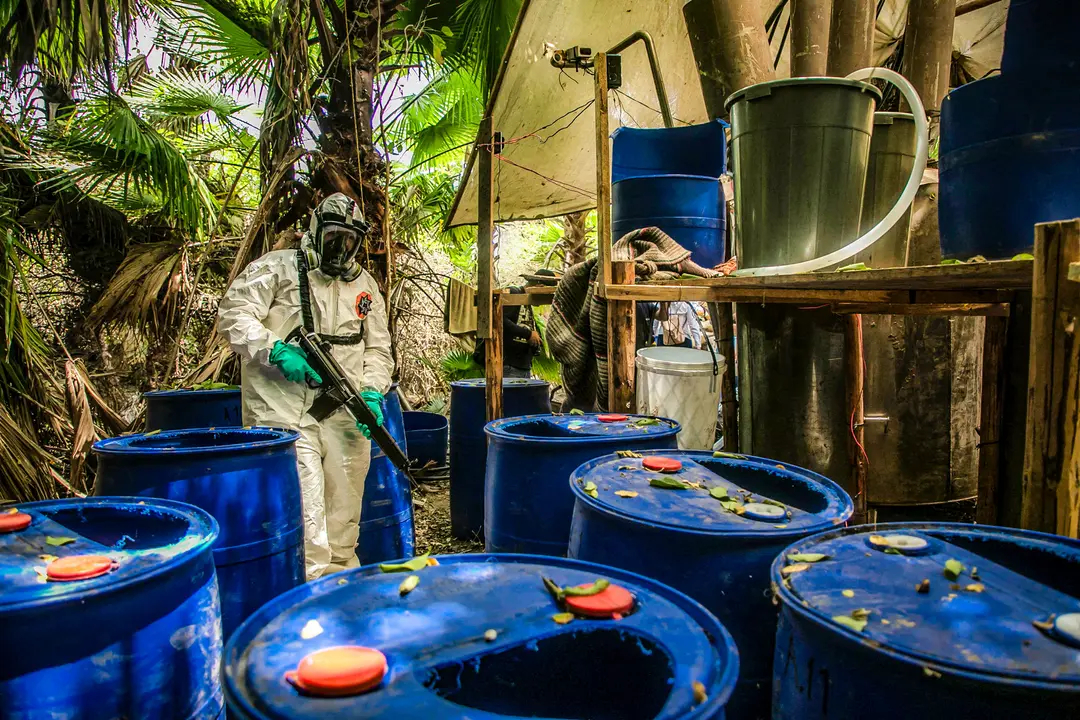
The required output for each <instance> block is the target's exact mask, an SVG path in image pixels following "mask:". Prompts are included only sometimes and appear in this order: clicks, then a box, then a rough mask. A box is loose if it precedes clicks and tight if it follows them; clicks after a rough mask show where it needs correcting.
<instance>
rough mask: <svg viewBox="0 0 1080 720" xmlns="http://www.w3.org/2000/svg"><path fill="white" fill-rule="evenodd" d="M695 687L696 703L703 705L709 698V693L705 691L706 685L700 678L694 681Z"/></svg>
mask: <svg viewBox="0 0 1080 720" xmlns="http://www.w3.org/2000/svg"><path fill="white" fill-rule="evenodd" d="M693 688H694V704H695V705H701V704H702V703H703V702H705V701H707V700H708V699H709V695H708V694H707V693H706V692H705V685H704V684H703V683H702V682H701V681H700V680H695V681H694V684H693Z"/></svg>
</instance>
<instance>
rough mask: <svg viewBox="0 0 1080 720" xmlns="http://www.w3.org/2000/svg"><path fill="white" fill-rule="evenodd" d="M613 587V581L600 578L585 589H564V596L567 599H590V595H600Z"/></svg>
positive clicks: (571, 587)
mask: <svg viewBox="0 0 1080 720" xmlns="http://www.w3.org/2000/svg"><path fill="white" fill-rule="evenodd" d="M609 585H611V581H609V580H604V579H603V578H600V579H599V580H597V581H596V582H594V583H593V584H592V585H586V586H585V587H573V586H570V587H564V588H562V594H563V596H565V597H588V596H590V595H599V594H600V593H602V592H604V591H605V590H607V589H608V586H609Z"/></svg>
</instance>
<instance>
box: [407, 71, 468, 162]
mask: <svg viewBox="0 0 1080 720" xmlns="http://www.w3.org/2000/svg"><path fill="white" fill-rule="evenodd" d="M404 106H405V109H404V110H403V112H402V113H401V115H400V117H399V118H398V119H397V120H396V121H395V122H394V123H393V124H391V125H390V127H388V128H387V133H386V136H387V140H388V143H389V146H390V150H391V152H400V151H402V150H410V151H411V153H412V155H411V158H410V164H411V166H412V168H414V169H415V168H417V167H420V166H422V165H425V164H427V163H428V161H430V160H431V159H433V158H435V157H436V156H440V155H441V156H442V157H444V158H445V161H449V162H453V161H460V154H455V155H450V154H447V155H443V153H446V151H448V150H451V149H453V148H455V147H458V146H460V145H463V144H465V143H468V142H470V141H471V140H473V139H474V138H475V137H476V132H477V129H478V128H479V127H480V118H481V116H482V115H483V113H484V101H483V97H482V96H481V93H480V85H479V84H478V83H477V81H476V78H474V77H473V76H472V75H471V74H470V73H468V72H466V71H464V70H458V71H454V72H446V73H441V74H440V75H439V76H437V77H436V78H435V79H434V80H432V81H431V82H430V83H428V85H427V86H425V87H424V88H423V89H422V90H421V91H420V92H419V93H417V94H416V95H415V96H413V97H410V98H406V100H405V104H404Z"/></svg>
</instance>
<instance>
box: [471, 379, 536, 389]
mask: <svg viewBox="0 0 1080 720" xmlns="http://www.w3.org/2000/svg"><path fill="white" fill-rule="evenodd" d="M450 387H459V388H480V387H483V388H486V387H487V379H486V378H466V379H465V380H454V381H453V382H451V383H450ZM508 387H533V388H536V387H546V388H550V387H551V383H549V382H548V381H547V380H541V379H539V378H503V388H504V389H505V388H508Z"/></svg>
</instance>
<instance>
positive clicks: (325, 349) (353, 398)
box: [289, 325, 412, 481]
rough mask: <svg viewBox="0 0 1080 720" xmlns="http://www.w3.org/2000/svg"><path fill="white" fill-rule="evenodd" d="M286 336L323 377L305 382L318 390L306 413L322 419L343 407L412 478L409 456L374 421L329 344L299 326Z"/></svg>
mask: <svg viewBox="0 0 1080 720" xmlns="http://www.w3.org/2000/svg"><path fill="white" fill-rule="evenodd" d="M289 337H290V339H295V340H296V341H297V344H298V345H299V346H300V348H301V349H302V350H303V351H304V352H305V353H307V361H308V364H309V365H311V367H312V368H313V369H314V370H315V372H317V373H318V374H319V377H320V378H322V383H321V384H314V383H313V382H312V381H310V380H309V381H308V386H309V387H312V388H317V389H318V390H319V394H318V395H317V396H316V398H315V402H313V403H312V404H311V409H310V410H308V415H310V416H311V417H313V418H314V419H315V420H317V421H319V422H322V420H323V419H324V418H325V417H327V416H328V415H330V413H332V412H334V411H335V410H337V409H338V408H340V407H343V406H344V407H345V409H346V410H348V411H349V414H350V415H352V416H353V419H354V420H356V421H357V422H359V423H361V424H363V425H367V427H368V430H370V431H371V440H372V442H374V443H375V444H376V445H378V446H379V448H380V449H381V450H382V451H383V452H384V453H385V454H386V457H388V458H389V459H390V462H392V463H394V466H395V467H396V468H397V469H398V470H400V471H401V472H402V473H404V474H405V477H407V478H409V480H410V481H411V480H412V475H411V474H410V472H409V470H410V468H409V458H408V456H406V455H405V453H404V452H403V451H402V449H401V448H400V447H398V444H397V443H396V442H394V438H393V437H392V436H391V435H390V433H388V432H387V431H386V428H385V427H381V426H379V425H378V424H377V422H376V418H375V414H374V413H373V412H371V409H370V408H369V407H368V406H367V403H366V402H364V399H363V398H362V397H360V392H359V391H358V390H357V389H356V388H355V387H354V386H353V384H352V381H350V380H349V378H348V377H347V376H346V375H345V370H344V369H343V368H342V367H341V365H339V364H338V361H337V360H336V359H335V358H334V356H333V354H331V352H330V348H331V345H330V343H329V342H327V341H326V340H323V339H322V338H321V337H319V334H318V333H313V332H308V331H307V330H305V329H304V327H303V326H302V325H301V326H299V327H297V328H296V330H294V331H293V332H292V333H290V334H289Z"/></svg>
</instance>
